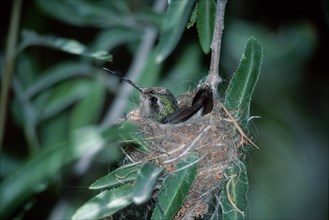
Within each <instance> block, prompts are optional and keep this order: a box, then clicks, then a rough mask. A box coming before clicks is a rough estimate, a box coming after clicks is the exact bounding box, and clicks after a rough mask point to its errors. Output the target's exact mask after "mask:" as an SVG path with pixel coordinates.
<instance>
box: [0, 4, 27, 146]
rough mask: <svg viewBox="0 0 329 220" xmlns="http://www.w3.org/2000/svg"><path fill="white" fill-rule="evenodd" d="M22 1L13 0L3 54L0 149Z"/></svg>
mask: <svg viewBox="0 0 329 220" xmlns="http://www.w3.org/2000/svg"><path fill="white" fill-rule="evenodd" d="M21 6H22V1H21V0H15V1H14V2H13V9H12V13H11V18H10V26H9V34H8V36H7V47H6V53H5V54H6V56H5V68H4V72H3V76H2V77H3V78H2V79H1V81H2V85H1V100H0V101H1V103H0V151H1V146H2V141H3V135H4V133H5V130H4V128H5V122H6V110H7V104H8V92H9V86H10V84H11V78H12V75H13V71H14V67H15V48H16V41H17V35H18V29H19V19H20V12H21V8H22V7H21Z"/></svg>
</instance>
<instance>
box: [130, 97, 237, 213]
mask: <svg viewBox="0 0 329 220" xmlns="http://www.w3.org/2000/svg"><path fill="white" fill-rule="evenodd" d="M192 98H193V94H191V93H187V94H183V95H181V96H179V97H178V98H177V100H178V102H179V104H180V105H182V104H188V103H191V101H192ZM127 120H128V121H129V122H130V123H134V124H136V125H138V127H140V128H141V129H142V131H143V134H144V140H143V141H144V142H145V143H146V145H147V146H148V148H149V153H147V154H145V153H141V152H138V151H134V152H130V153H129V157H130V158H131V159H132V160H134V161H152V162H153V163H154V164H155V165H156V166H161V167H164V168H165V169H166V171H167V172H169V173H170V172H173V171H175V167H176V164H177V163H179V162H180V161H181V160H184V159H185V158H187V157H188V156H189V155H191V154H192V153H197V154H198V156H199V160H198V164H197V169H198V171H197V177H196V179H195V181H194V183H193V186H192V188H191V189H190V193H189V196H188V197H187V198H186V200H185V203H184V205H183V206H182V208H181V209H180V211H179V212H178V213H177V214H176V216H175V219H193V218H195V217H199V216H202V215H204V214H205V213H207V210H208V208H209V205H208V204H209V201H210V200H211V199H212V196H213V194H214V193H213V192H214V191H215V190H218V187H219V186H220V182H221V180H222V177H223V173H224V170H225V169H226V168H227V167H229V166H230V165H232V163H234V162H236V161H237V160H238V159H239V153H238V152H239V150H238V148H239V146H240V145H241V136H240V135H237V132H236V129H234V128H235V126H236V124H234V123H233V122H232V120H231V119H230V117H228V115H227V113H226V112H225V111H223V108H222V107H221V104H220V103H219V101H218V100H217V101H216V100H215V102H214V108H213V111H212V112H211V113H209V114H207V115H205V116H202V117H199V118H195V119H190V120H188V121H187V122H184V123H179V124H160V123H157V122H152V121H150V120H147V119H144V118H142V117H140V116H139V111H138V109H136V110H134V111H132V112H130V113H129V114H128V116H127Z"/></svg>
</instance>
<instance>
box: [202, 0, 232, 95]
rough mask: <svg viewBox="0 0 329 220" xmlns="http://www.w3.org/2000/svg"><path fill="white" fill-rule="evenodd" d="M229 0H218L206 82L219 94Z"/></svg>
mask: <svg viewBox="0 0 329 220" xmlns="http://www.w3.org/2000/svg"><path fill="white" fill-rule="evenodd" d="M226 2H227V0H217V7H216V21H215V27H214V35H213V38H212V42H211V45H210V48H211V51H212V53H211V61H210V69H209V73H208V77H207V80H206V84H207V85H210V86H211V88H212V90H213V92H214V93H215V94H217V87H218V83H220V82H221V81H222V78H221V77H220V76H219V60H220V49H221V44H222V35H223V30H224V14H225V6H226Z"/></svg>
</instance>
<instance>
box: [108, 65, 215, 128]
mask: <svg viewBox="0 0 329 220" xmlns="http://www.w3.org/2000/svg"><path fill="white" fill-rule="evenodd" d="M103 70H105V71H107V72H108V73H110V74H112V75H114V76H117V77H119V78H120V79H122V80H124V81H126V82H127V83H129V84H130V85H131V86H133V87H134V88H135V89H137V90H138V91H139V92H140V94H141V99H140V108H139V113H140V115H141V116H142V117H143V118H148V119H151V120H152V121H156V122H160V123H162V124H176V123H180V122H184V121H186V120H188V119H190V118H191V117H192V116H194V115H200V113H199V112H201V115H206V114H208V113H210V112H211V111H212V109H213V93H212V89H211V88H210V87H209V86H207V85H206V86H201V87H200V88H199V90H198V91H197V92H196V94H195V96H194V98H193V100H192V104H191V106H187V105H183V106H181V107H179V105H178V102H177V100H176V98H175V96H174V95H173V94H172V93H171V92H170V90H168V89H166V88H164V87H150V88H143V87H141V86H140V85H138V84H137V83H135V82H133V81H131V80H130V79H128V78H127V77H125V76H123V75H121V74H120V73H118V72H115V71H113V70H110V69H108V68H105V67H103Z"/></svg>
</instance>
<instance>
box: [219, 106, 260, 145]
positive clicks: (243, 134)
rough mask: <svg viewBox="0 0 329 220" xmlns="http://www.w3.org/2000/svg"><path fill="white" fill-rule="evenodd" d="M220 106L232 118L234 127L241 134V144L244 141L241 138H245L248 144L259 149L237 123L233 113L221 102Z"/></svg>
mask: <svg viewBox="0 0 329 220" xmlns="http://www.w3.org/2000/svg"><path fill="white" fill-rule="evenodd" d="M221 108H222V109H223V110H224V111H225V113H226V114H227V115H228V117H229V118H230V119H231V120H232V123H233V124H234V126H235V128H236V129H237V130H238V131H239V133H240V135H241V142H240V144H241V145H243V143H244V140H243V138H245V139H246V140H247V141H248V142H249V143H250V144H252V145H253V146H254V147H256V148H257V149H259V147H258V146H257V145H256V144H255V143H254V142H253V141H252V140H251V139H250V138H248V136H247V135H246V134H245V133H244V132H243V130H242V128H241V127H240V125H239V124H238V122H237V120H236V119H235V118H234V117H233V115H232V114H231V113H230V112H229V110H227V108H226V107H225V106H224V105H223V104H221Z"/></svg>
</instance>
